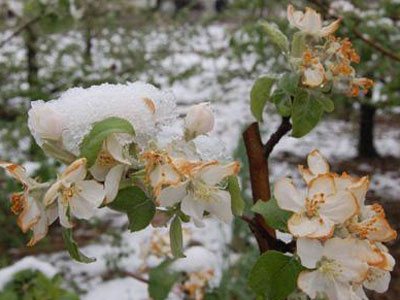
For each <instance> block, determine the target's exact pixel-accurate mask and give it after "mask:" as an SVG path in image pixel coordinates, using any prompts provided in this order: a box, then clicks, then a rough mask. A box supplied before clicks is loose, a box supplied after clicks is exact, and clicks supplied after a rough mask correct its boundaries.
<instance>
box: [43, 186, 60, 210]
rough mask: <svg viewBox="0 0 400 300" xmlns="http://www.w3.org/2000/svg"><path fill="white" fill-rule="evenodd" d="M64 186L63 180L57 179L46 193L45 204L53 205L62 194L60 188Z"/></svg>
mask: <svg viewBox="0 0 400 300" xmlns="http://www.w3.org/2000/svg"><path fill="white" fill-rule="evenodd" d="M61 187H62V182H61V181H56V182H55V183H54V184H53V185H52V186H51V187H50V188H49V189H48V190H47V192H46V194H45V195H44V204H45V205H46V206H49V205H51V204H52V203H54V201H55V200H56V199H57V197H59V195H60V192H59V191H60V188H61Z"/></svg>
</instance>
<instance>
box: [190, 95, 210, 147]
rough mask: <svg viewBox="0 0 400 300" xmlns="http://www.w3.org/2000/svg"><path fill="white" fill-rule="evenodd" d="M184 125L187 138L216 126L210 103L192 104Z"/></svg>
mask: <svg viewBox="0 0 400 300" xmlns="http://www.w3.org/2000/svg"><path fill="white" fill-rule="evenodd" d="M184 126H185V135H186V137H187V139H193V138H195V137H197V136H198V135H204V134H207V133H209V132H210V131H211V130H212V129H213V127H214V115H213V113H212V111H211V109H210V108H209V106H208V104H207V103H201V104H198V105H194V106H192V107H191V108H190V109H189V111H188V113H187V115H186V117H185V120H184Z"/></svg>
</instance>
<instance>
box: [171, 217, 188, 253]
mask: <svg viewBox="0 0 400 300" xmlns="http://www.w3.org/2000/svg"><path fill="white" fill-rule="evenodd" d="M169 239H170V241H171V252H172V255H173V256H174V258H182V257H185V255H184V254H183V235H182V224H181V219H180V218H179V217H178V216H176V217H175V218H174V219H173V220H172V222H171V227H170V228H169Z"/></svg>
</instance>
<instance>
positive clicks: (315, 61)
mask: <svg viewBox="0 0 400 300" xmlns="http://www.w3.org/2000/svg"><path fill="white" fill-rule="evenodd" d="M287 16H288V20H289V23H290V24H291V25H292V26H294V27H296V28H298V29H299V30H300V31H299V32H298V33H297V38H296V43H298V44H301V45H296V46H297V47H298V48H299V49H301V50H302V51H301V52H300V53H296V55H298V57H292V59H291V62H292V65H293V66H294V68H295V69H296V70H297V71H298V72H300V73H301V76H302V84H303V85H305V86H308V87H311V88H324V87H327V88H329V89H330V88H331V87H335V88H338V89H340V90H343V89H344V90H346V92H347V94H348V95H351V96H357V95H358V94H359V92H360V89H363V91H364V93H367V91H368V89H369V88H371V87H372V86H373V81H372V80H371V79H368V78H357V77H356V72H355V70H354V68H353V67H352V66H351V64H352V63H356V64H357V63H359V62H360V56H359V55H358V54H357V52H356V51H355V50H354V48H353V47H352V44H351V41H350V40H349V39H348V38H344V39H341V38H338V37H335V36H333V33H334V32H335V31H336V30H337V29H338V27H339V24H340V19H339V20H336V21H334V22H332V23H331V24H329V25H327V26H323V23H322V18H321V15H320V14H319V13H317V12H316V11H315V10H313V9H312V8H309V7H307V8H306V11H305V12H304V13H303V12H302V11H296V10H295V9H294V7H293V6H292V5H289V6H288V8H287ZM293 43H295V42H293ZM303 43H304V44H303Z"/></svg>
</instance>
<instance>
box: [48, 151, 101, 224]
mask: <svg viewBox="0 0 400 300" xmlns="http://www.w3.org/2000/svg"><path fill="white" fill-rule="evenodd" d="M86 174H87V171H86V159H85V158H80V159H78V160H76V161H75V162H73V163H72V164H71V165H70V166H69V167H68V168H67V169H66V170H65V171H64V172H63V173H62V174H61V176H60V178H59V179H58V180H57V181H56V182H55V183H54V184H53V185H52V186H51V187H50V189H49V190H48V191H47V193H46V195H45V198H44V202H45V204H46V205H47V206H49V205H52V204H53V203H54V202H55V201H56V200H57V204H58V216H59V218H60V223H61V225H62V226H64V227H66V228H71V227H73V224H72V222H71V216H75V217H77V218H79V219H86V220H88V219H90V218H91V217H93V215H94V213H95V212H96V209H97V208H98V207H99V206H100V205H101V204H102V203H103V200H104V198H105V191H104V188H103V185H102V184H100V183H98V182H96V181H94V180H85V178H86Z"/></svg>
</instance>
